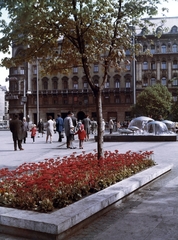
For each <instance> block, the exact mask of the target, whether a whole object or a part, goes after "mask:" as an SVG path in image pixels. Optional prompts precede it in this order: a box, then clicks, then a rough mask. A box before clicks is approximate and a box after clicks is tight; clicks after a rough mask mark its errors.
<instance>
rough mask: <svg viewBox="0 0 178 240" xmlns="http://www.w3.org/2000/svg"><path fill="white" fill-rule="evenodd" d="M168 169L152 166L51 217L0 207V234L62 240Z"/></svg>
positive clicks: (168, 169)
mask: <svg viewBox="0 0 178 240" xmlns="http://www.w3.org/2000/svg"><path fill="white" fill-rule="evenodd" d="M172 166H173V165H171V164H169V165H165V164H163V165H156V166H154V167H151V168H149V169H147V170H144V171H143V172H140V173H138V174H135V175H134V176H132V177H129V178H127V179H125V180H123V181H121V182H119V183H116V184H114V185H112V186H110V187H108V188H107V189H104V190H102V191H100V192H98V193H95V194H93V195H91V196H89V197H86V198H84V199H82V200H80V201H78V202H76V203H74V204H72V205H70V206H68V207H66V208H63V209H60V210H57V211H55V212H52V213H37V212H32V211H25V210H17V209H13V208H5V207H0V232H2V233H8V234H12V235H17V236H22V237H26V238H29V239H36V240H37V239H38V240H40V239H43V240H46V239H48V240H49V239H50V240H52V239H55V240H57V239H63V237H65V236H66V235H67V232H69V231H70V229H71V228H75V226H76V225H77V224H79V223H81V222H82V221H84V220H86V219H88V218H90V217H92V216H94V215H95V214H96V213H98V212H100V211H101V210H103V209H105V208H107V207H108V206H110V205H111V204H114V203H116V202H117V201H119V200H121V199H122V198H124V197H126V196H127V195H128V194H130V193H132V192H134V191H135V190H137V189H139V188H140V187H142V186H143V185H145V184H147V183H149V182H150V181H152V180H154V179H156V178H157V177H159V176H161V175H162V174H164V173H166V172H168V171H170V170H171V168H172Z"/></svg>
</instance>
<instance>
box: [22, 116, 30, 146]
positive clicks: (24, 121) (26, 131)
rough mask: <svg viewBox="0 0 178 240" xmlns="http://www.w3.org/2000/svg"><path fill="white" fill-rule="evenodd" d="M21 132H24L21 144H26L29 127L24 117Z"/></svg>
mask: <svg viewBox="0 0 178 240" xmlns="http://www.w3.org/2000/svg"><path fill="white" fill-rule="evenodd" d="M23 131H24V139H23V142H24V143H26V138H27V137H28V131H29V125H28V122H27V121H26V118H25V117H23Z"/></svg>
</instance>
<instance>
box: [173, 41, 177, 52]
mask: <svg viewBox="0 0 178 240" xmlns="http://www.w3.org/2000/svg"><path fill="white" fill-rule="evenodd" d="M172 52H173V53H177V44H175V43H174V44H173V45H172Z"/></svg>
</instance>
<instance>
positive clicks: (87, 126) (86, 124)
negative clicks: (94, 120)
mask: <svg viewBox="0 0 178 240" xmlns="http://www.w3.org/2000/svg"><path fill="white" fill-rule="evenodd" d="M82 123H83V125H84V129H85V131H86V138H85V139H86V141H88V140H89V135H90V125H91V120H90V118H89V115H86V118H84V119H83V122H82Z"/></svg>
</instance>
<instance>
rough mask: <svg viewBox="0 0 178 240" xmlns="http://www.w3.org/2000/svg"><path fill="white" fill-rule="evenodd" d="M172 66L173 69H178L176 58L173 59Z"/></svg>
mask: <svg viewBox="0 0 178 240" xmlns="http://www.w3.org/2000/svg"><path fill="white" fill-rule="evenodd" d="M172 68H173V69H178V64H177V60H174V61H173V63H172Z"/></svg>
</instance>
